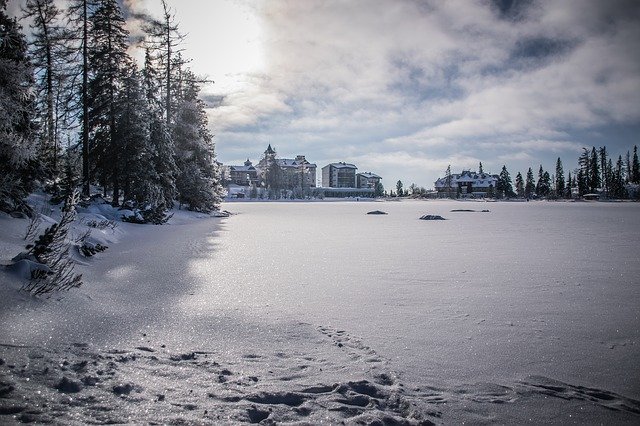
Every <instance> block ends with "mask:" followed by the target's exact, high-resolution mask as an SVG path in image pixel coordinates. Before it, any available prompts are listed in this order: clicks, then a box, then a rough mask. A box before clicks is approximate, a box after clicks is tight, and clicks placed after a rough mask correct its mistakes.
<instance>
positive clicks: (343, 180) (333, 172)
mask: <svg viewBox="0 0 640 426" xmlns="http://www.w3.org/2000/svg"><path fill="white" fill-rule="evenodd" d="M356 170H358V168H357V167H356V166H354V165H353V164H348V163H344V162H342V163H331V164H327V165H326V166H324V167H323V168H322V186H323V187H324V188H356Z"/></svg>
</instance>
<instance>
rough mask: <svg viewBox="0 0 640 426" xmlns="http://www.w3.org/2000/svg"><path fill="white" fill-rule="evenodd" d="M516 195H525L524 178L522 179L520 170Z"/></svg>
mask: <svg viewBox="0 0 640 426" xmlns="http://www.w3.org/2000/svg"><path fill="white" fill-rule="evenodd" d="M516 195H517V196H518V197H519V198H522V197H524V180H523V179H522V173H520V172H518V174H517V175H516Z"/></svg>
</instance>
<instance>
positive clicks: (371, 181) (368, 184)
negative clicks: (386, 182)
mask: <svg viewBox="0 0 640 426" xmlns="http://www.w3.org/2000/svg"><path fill="white" fill-rule="evenodd" d="M381 180H382V178H381V177H380V176H378V175H377V174H375V173H371V172H364V173H358V174H357V175H356V186H357V187H358V188H372V189H376V186H377V185H378V184H379V183H380V181H381Z"/></svg>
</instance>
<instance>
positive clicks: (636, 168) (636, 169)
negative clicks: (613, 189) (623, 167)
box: [629, 145, 640, 183]
mask: <svg viewBox="0 0 640 426" xmlns="http://www.w3.org/2000/svg"><path fill="white" fill-rule="evenodd" d="M630 175H631V177H630V178H629V181H630V182H631V183H640V162H639V161H638V145H634V146H633V160H632V162H631V173H630Z"/></svg>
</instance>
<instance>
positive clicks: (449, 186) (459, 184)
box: [435, 170, 499, 198]
mask: <svg viewBox="0 0 640 426" xmlns="http://www.w3.org/2000/svg"><path fill="white" fill-rule="evenodd" d="M498 179H499V176H498V175H490V174H488V173H476V172H472V171H470V170H464V171H463V172H462V173H459V174H451V182H447V178H446V177H442V178H440V179H438V180H437V181H435V188H436V191H438V195H439V196H441V197H446V196H448V195H449V194H450V195H451V196H453V197H456V196H459V197H461V198H483V197H486V196H488V195H493V194H494V190H495V187H496V183H497V182H498Z"/></svg>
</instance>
